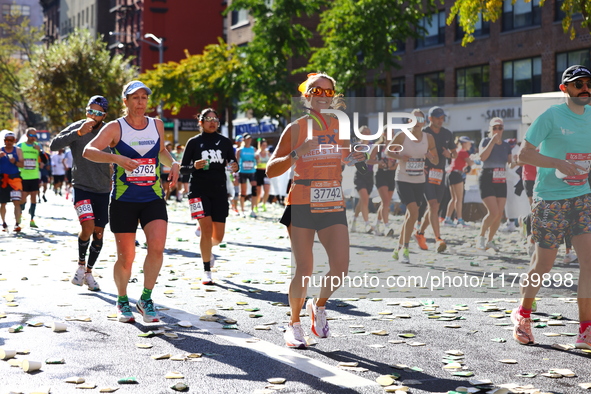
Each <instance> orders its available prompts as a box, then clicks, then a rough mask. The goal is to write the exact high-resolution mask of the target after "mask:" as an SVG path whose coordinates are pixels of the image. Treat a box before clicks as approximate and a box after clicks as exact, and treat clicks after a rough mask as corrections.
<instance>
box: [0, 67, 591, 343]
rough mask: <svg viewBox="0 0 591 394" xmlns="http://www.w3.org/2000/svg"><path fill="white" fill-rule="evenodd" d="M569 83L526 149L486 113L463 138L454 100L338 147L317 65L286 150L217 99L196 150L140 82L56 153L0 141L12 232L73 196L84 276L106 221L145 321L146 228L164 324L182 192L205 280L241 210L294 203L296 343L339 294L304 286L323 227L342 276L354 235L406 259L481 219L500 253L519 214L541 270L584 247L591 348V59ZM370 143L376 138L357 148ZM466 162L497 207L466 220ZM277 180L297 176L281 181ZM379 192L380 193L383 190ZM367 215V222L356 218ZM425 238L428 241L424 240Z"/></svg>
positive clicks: (324, 331)
mask: <svg viewBox="0 0 591 394" xmlns="http://www.w3.org/2000/svg"><path fill="white" fill-rule="evenodd" d="M560 89H561V91H563V92H564V94H565V103H564V104H561V105H555V106H552V107H551V108H549V109H548V110H547V111H546V112H544V113H543V114H542V115H541V116H540V117H538V119H536V120H535V121H534V123H533V124H532V125H531V126H530V128H529V129H528V131H527V133H526V135H525V138H524V140H523V141H521V142H520V144H519V145H520V146H516V145H515V144H514V141H507V140H503V138H502V136H503V131H504V122H503V119H502V118H498V117H494V118H492V119H490V120H489V121H488V125H487V126H488V133H487V135H486V137H485V138H484V139H483V140H482V141H481V142H480V143H479V145H478V146H475V145H474V144H475V142H474V141H472V140H471V139H470V138H469V137H467V136H457V137H456V136H454V133H453V132H452V131H450V130H448V129H447V128H446V127H444V126H443V125H444V123H445V121H446V113H445V110H444V109H443V108H441V107H432V108H430V109H429V110H428V111H425V112H424V111H423V110H421V109H419V108H417V109H414V110H412V111H410V114H412V117H409V118H408V122H409V128H408V129H407V130H406V131H404V130H403V131H400V132H398V133H397V134H395V135H394V136H393V137H392V140H388V139H387V138H386V133H383V136H382V137H381V138H380V139H379V140H378V141H375V142H372V138H370V137H369V136H370V135H371V134H373V132H372V131H371V130H370V129H369V127H367V126H362V127H361V128H360V129H359V130H358V134H359V135H360V136H362V137H363V138H364V139H360V140H353V141H349V140H338V141H339V143H338V144H336V145H330V146H329V147H327V146H322V145H321V144H320V143H319V141H323V140H325V139H326V137H327V135H328V134H329V133H333V132H334V130H337V129H338V128H339V122H338V120H337V118H336V117H332V116H329V115H327V114H326V113H323V110H329V109H339V106H340V105H341V103H342V100H340V98H341V95H339V94H338V93H337V92H338V85H337V82H336V81H335V79H334V78H332V77H330V76H329V75H326V74H323V73H312V74H309V75H308V77H307V79H306V81H304V82H302V84H300V85H299V88H298V90H299V92H300V93H301V100H302V103H303V105H304V108H305V109H306V114H305V115H303V116H302V117H300V118H298V119H297V120H295V121H294V122H292V123H290V124H289V125H288V126H287V127H286V128H285V130H284V131H283V132H282V134H281V137H280V138H279V140H278V142H277V144H276V146H275V147H269V145H268V142H267V141H266V140H265V139H264V138H259V139H257V140H256V141H254V140H253V137H252V136H251V135H249V134H248V133H244V134H242V135H240V136H237V137H236V138H235V140H234V141H232V140H230V139H229V138H227V137H225V136H223V135H222V134H221V133H220V118H219V116H218V113H217V112H216V110H215V109H213V108H206V109H204V110H203V111H201V112H200V113H199V114H197V119H198V124H199V128H200V133H198V134H197V135H196V136H194V137H192V138H190V139H189V140H188V141H187V143H186V148H185V147H183V146H182V145H177V146H176V147H175V146H174V145H173V144H172V143H168V142H166V141H165V133H164V124H163V122H162V121H161V120H160V119H157V118H152V117H149V116H146V110H147V109H148V99H149V96H150V94H151V93H152V91H151V89H150V88H149V87H147V86H146V85H145V84H144V83H142V82H140V81H131V82H129V83H128V84H126V85H125V86H124V87H123V90H122V97H121V99H122V101H123V104H124V114H123V116H122V117H120V118H118V119H116V120H113V121H111V122H108V123H105V120H106V117H107V113H108V109H109V101H108V100H107V98H105V97H103V96H93V97H91V98H90V99H89V101H88V103H87V104H86V117H85V118H84V119H80V120H77V121H75V122H74V123H72V124H70V125H69V126H67V127H66V128H64V129H63V130H62V131H61V132H60V133H59V134H58V135H57V136H55V137H54V138H53V139H52V140H51V143H50V145H49V147H48V149H44V148H43V147H42V146H41V145H40V144H39V143H38V142H37V133H36V130H35V129H33V128H29V129H27V130H26V131H25V133H24V135H23V136H22V139H21V141H20V142H19V141H18V140H17V135H16V133H13V132H4V135H3V145H2V148H1V149H0V183H1V185H0V186H1V188H0V213H1V218H2V226H3V231H4V232H7V233H9V232H10V231H11V227H12V226H9V225H8V223H10V222H13V223H14V227H13V228H12V231H14V232H15V233H18V232H20V231H22V222H23V220H24V219H23V218H26V219H27V220H28V221H29V226H30V227H31V228H38V226H37V224H36V223H35V220H34V219H35V214H36V209H37V204H38V203H41V201H43V202H46V201H47V189H48V187H50V188H52V190H53V193H54V194H55V196H62V195H63V194H65V195H66V196H65V197H66V198H68V199H71V201H72V202H73V205H74V208H75V210H76V213H77V215H78V218H79V222H80V231H79V234H78V256H77V259H78V267H77V269H76V271H75V274H74V276H73V279H72V283H73V284H74V285H78V286H82V285H86V286H88V288H89V289H90V290H93V291H99V290H100V286H99V284H98V283H97V281H96V280H95V278H94V277H93V275H92V270H93V267H94V264H95V262H96V261H97V259H98V257H99V254H100V252H101V249H102V246H103V238H104V236H105V230H106V229H107V225H109V229H110V231H111V233H113V235H114V237H115V239H116V241H117V242H116V245H117V260H116V262H115V265H114V281H115V284H116V286H117V290H118V298H117V303H116V305H117V312H118V319H119V321H121V322H133V321H134V319H135V317H134V314H133V312H132V308H131V305H130V301H129V298H128V294H127V284H128V282H129V279H130V277H131V271H132V263H133V261H134V258H135V247H136V243H137V241H136V231H137V228H138V225H140V227H141V229H142V230H143V232H144V234H145V237H146V245H147V255H146V257H145V260H144V263H143V273H144V288H143V291H142V293H141V295H140V296H139V298H138V301H137V303H136V309H137V311H138V312H139V314H140V315H141V316H142V318H143V320H144V321H145V322H149V323H153V322H159V321H160V320H159V316H158V314H157V312H156V310H155V307H154V302H153V300H152V297H151V293H152V290H153V288H154V286H155V284H156V280H157V277H158V274H159V272H160V269H161V267H162V264H163V253H164V248H165V243H166V234H167V221H168V215H167V204H168V201H169V200H170V199H173V200H176V202H177V203H184V204H188V205H189V208H190V216H191V218H192V219H194V220H196V221H197V231H196V234H197V235H198V236H199V237H200V243H199V248H200V250H199V252H200V256H201V260H202V264H203V272H204V274H203V283H204V284H206V285H213V284H214V278H213V277H212V268H213V267H214V265H215V255H214V254H213V252H212V250H213V247H214V246H216V245H219V244H220V243H222V242H223V239H224V236H225V225H226V220H227V218H228V217H229V216H230V213H231V212H234V213H235V214H236V215H238V216H242V217H244V218H246V217H250V218H252V220H256V219H257V217H258V215H259V214H260V212H261V211H267V209H268V208H267V206H268V205H269V204H277V205H275V206H281V209H284V212H283V215H282V217H281V219H280V222H281V223H282V224H284V225H285V226H286V232H287V233H288V234H289V238H290V242H291V247H292V252H293V258H294V263H295V270H294V276H293V278H292V281H291V284H290V286H289V294H288V298H289V304H290V307H291V314H290V316H291V321H290V324H289V325H288V327H287V330H286V332H285V342H286V345H287V346H289V347H295V348H305V347H307V342H306V340H305V335H306V332H305V331H306V330H305V329H304V328H303V327H302V324H301V321H300V311H301V309H302V308H304V306H305V308H306V310H307V312H308V315H309V317H310V319H311V322H310V325H309V327H310V331H311V332H312V333H313V334H314V335H316V336H317V337H320V338H326V337H329V336H330V329H329V323H328V319H327V316H326V310H325V305H326V303H327V301H328V299H329V298H330V297H331V295H332V293H333V292H334V291H335V290H336V289H335V288H333V287H330V286H326V287H323V288H322V289H321V291H320V295H319V297H318V298H314V299H308V298H307V296H306V291H307V287H308V282H307V281H308V280H309V277H310V275H311V274H312V272H313V270H314V253H313V244H314V240H315V237H317V238H318V240H319V241H320V243H321V244H322V246H323V247H324V249H325V250H326V254H327V255H328V263H329V267H330V269H329V272H328V273H327V274H326V275H327V277H331V276H337V277H341V276H342V275H346V274H347V273H348V266H349V234H350V233H354V232H365V233H369V234H374V235H375V236H387V237H392V238H393V239H392V250H393V252H392V258H393V260H395V261H397V262H399V263H404V264H409V263H411V262H412V261H413V259H414V257H413V254H416V253H421V250H427V249H429V248H434V250H435V251H436V252H437V253H444V252H446V250H447V249H448V246H447V243H446V241H445V240H444V239H443V238H442V236H441V226H452V227H465V228H472V229H473V231H474V246H475V248H477V249H479V250H482V251H486V250H490V249H492V250H494V251H495V252H497V251H499V250H501V249H502V246H501V245H498V244H497V243H496V242H495V235H496V233H497V231H499V228H500V227H501V224H502V221H503V219H504V218H506V219H507V226H506V228H507V229H509V230H516V229H517V228H518V227H522V228H523V229H524V231H526V235H527V238H526V240H525V245H526V246H527V249H528V250H529V252H530V255H531V265H530V268H529V275H539V276H541V275H543V274H545V273H548V272H549V271H550V270H551V268H552V266H553V265H554V263H555V260H556V258H557V251H558V249H559V247H560V245H561V244H565V246H566V248H567V257H568V256H570V257H569V259H570V260H569V261H571V260H573V259H574V258H577V257H576V256H578V263H579V266H580V278H581V280H580V282H579V284H578V292H579V294H578V305H579V313H580V315H579V321H580V330H579V336H578V339H577V343H576V346H577V347H580V348H586V349H591V280H589V279H591V278H590V276H591V249H590V250H588V249H589V248H591V189H590V187H589V180H588V177H589V168H590V163H591V153H590V152H591V133H589V129H590V128H591V109H590V107H589V106H588V104H590V103H591V71H589V70H588V69H587V68H585V67H583V66H571V67H569V68H568V69H567V70H565V71H564V74H563V76H562V84H561V85H560ZM310 127H311V129H309V128H310ZM565 130H567V131H568V132H565ZM360 144H361V145H366V146H369V149H368V150H367V151H364V152H361V151H359V152H357V151H356V150H355V149H351V148H352V147H355V146H358V145H360ZM378 146H389V147H390V146H391V147H398V149H378V148H377V147H378ZM49 151H51V152H52V153H51V154H49V153H48V152H49ZM351 151H352V152H353V153H350V152H351ZM354 163H357V164H356V165H355V170H354V174H353V173H351V176H352V177H353V184H354V189H355V192H354V193H355V196H356V198H357V199H356V205H355V206H354V207H353V209H352V212H351V213H350V214H349V215H347V211H346V206H347V201H346V200H347V197H348V196H346V195H345V193H344V192H343V183H344V179H343V169H344V168H345V167H346V164H349V165H351V164H354ZM515 167H522V171H521V181H522V182H523V185H524V189H525V192H526V195H527V197H528V199H529V204H530V206H531V212H530V213H529V214H527V215H523V217H522V218H514V217H511V215H510V214H508V213H507V211H506V203H507V199H508V197H509V196H508V194H509V195H510V194H511V193H513V185H512V184H509V183H508V175H507V174H508V172H509V171H511V170H512V169H513V168H515ZM469 174H477V176H478V189H479V192H480V197H481V199H482V203H483V205H484V207H485V208H486V214H485V215H484V217H483V218H482V220H481V223H480V224H478V223H474V222H473V223H472V224H469V223H468V222H467V221H466V220H465V219H464V212H463V206H464V204H463V198H464V190H465V182H466V178H467V176H468V175H469ZM279 178H281V179H284V180H285V182H281V183H279V182H278V179H279ZM287 179H289V182H287ZM50 185H51V186H50ZM374 189H375V190H377V198H375V199H372V198H371V195H372V191H374ZM70 193H71V198H70V196H69V194H70ZM374 193H375V192H374ZM284 196H286V198H285V201H284V199H283V197H284ZM446 196H447V197H446ZM62 198H63V197H62ZM394 200H396V201H399V205H400V207H401V208H402V212H403V214H404V219H403V224H402V226H400V227H399V228H397V227H395V226H393V225H392V220H391V216H390V215H391V214H392V212H391V211H392V209H391V208H392V206H393V201H394ZM374 202H375V203H374ZM27 203H28V210H27ZM8 204H12V209H13V213H12V215H10V214H9V213H8V212H7V210H8V207H9V205H8ZM370 211H372V212H375V222H372V221H371V220H370ZM360 215H361V219H359V216H360ZM12 216H13V220H11V219H12V218H11V217H12ZM348 217H349V220H348ZM187 219H189V218H187ZM517 219H519V220H517ZM248 220H251V219H248ZM361 220H362V221H363V224H361V223H358V222H360V221H361ZM516 222H517V224H516ZM11 224H12V223H11ZM426 233H428V234H429V235H431V234H432V235H433V239H434V242H435V243H434V244H431V245H429V244H428V242H427V238H426ZM413 239H414V241H415V242H416V244H417V247H412V248H411V247H410V243H411V240H413ZM411 249H412V250H413V251H414V252H413V253H412V254H411ZM571 249H574V252H573V251H572V250H571ZM575 252H576V255H574V253H575ZM573 256H575V257H573ZM325 283H331V281H326V282H325ZM534 283H535V282H534V281H529V282H524V283H523V284H522V300H521V303H520V306H519V307H518V308H516V309H515V310H514V311H513V313H512V315H511V319H512V322H513V324H514V330H513V334H514V338H515V339H516V340H517V341H518V342H520V343H522V344H532V343H534V337H533V334H532V330H531V324H532V323H531V317H530V314H531V312H532V309H535V307H536V305H535V296H536V294H537V292H538V290H539V286H535V285H534Z"/></svg>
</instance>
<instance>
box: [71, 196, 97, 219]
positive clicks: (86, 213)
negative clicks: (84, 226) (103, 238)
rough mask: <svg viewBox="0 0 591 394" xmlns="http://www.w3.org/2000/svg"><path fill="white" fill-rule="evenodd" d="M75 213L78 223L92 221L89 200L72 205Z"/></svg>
mask: <svg viewBox="0 0 591 394" xmlns="http://www.w3.org/2000/svg"><path fill="white" fill-rule="evenodd" d="M74 207H75V208H76V213H77V214H78V220H80V223H82V222H85V221H87V220H94V211H93V210H92V204H91V202H90V200H80V201H78V202H77V203H76V205H74Z"/></svg>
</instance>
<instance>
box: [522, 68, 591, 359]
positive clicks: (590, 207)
mask: <svg viewBox="0 0 591 394" xmlns="http://www.w3.org/2000/svg"><path fill="white" fill-rule="evenodd" d="M560 90H561V91H562V92H564V94H565V96H566V102H565V103H563V104H559V105H553V106H551V107H550V108H549V109H548V110H546V111H545V112H544V113H543V114H541V115H540V116H539V117H538V118H537V119H536V120H535V121H534V122H533V123H532V125H531V126H530V127H529V129H528V130H527V133H526V134H525V140H524V141H523V144H522V145H521V151H520V152H519V161H520V162H523V163H527V164H531V165H535V166H536V167H538V174H537V178H536V183H535V186H534V204H533V212H532V222H531V226H532V236H533V240H534V241H535V243H536V246H535V248H536V249H535V252H534V254H533V256H532V261H531V264H530V267H529V271H528V273H527V276H525V275H523V276H522V277H521V281H520V285H521V295H522V297H523V298H522V299H521V304H520V305H519V307H518V308H516V309H514V310H513V313H512V314H511V320H512V322H513V325H514V327H513V338H515V340H516V341H517V342H519V343H521V344H524V345H527V344H533V343H534V337H533V335H532V331H531V316H530V314H531V312H532V305H533V302H534V300H535V296H536V294H537V293H538V290H539V286H540V284H542V280H543V279H545V278H547V277H548V276H549V272H550V270H551V269H552V266H553V265H554V260H555V259H556V255H557V252H558V247H559V246H560V244H561V243H562V242H563V241H564V240H566V239H571V241H572V245H573V246H574V248H575V251H576V252H577V256H579V266H580V267H581V271H580V275H579V280H578V295H577V304H578V307H579V336H578V338H577V341H576V344H575V346H576V347H577V348H579V349H591V277H589V276H590V274H589V272H590V271H589V269H590V267H591V188H590V187H589V181H588V173H589V164H590V163H591V132H590V129H589V126H590V125H591V108H590V107H589V104H590V103H591V70H589V69H588V68H587V67H584V66H580V65H576V66H571V67H569V68H567V69H566V70H565V71H564V73H563V74H562V84H561V85H560ZM538 147H539V152H538V151H536V149H537V148H538ZM554 275H556V274H554ZM563 279H564V278H563ZM563 283H565V282H563ZM536 285H537V286H536Z"/></svg>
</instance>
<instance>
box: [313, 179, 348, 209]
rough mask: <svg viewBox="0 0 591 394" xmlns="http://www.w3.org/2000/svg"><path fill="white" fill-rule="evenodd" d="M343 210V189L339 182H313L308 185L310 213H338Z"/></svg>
mask: <svg viewBox="0 0 591 394" xmlns="http://www.w3.org/2000/svg"><path fill="white" fill-rule="evenodd" d="M344 209H345V200H344V199H343V189H342V188H341V183H340V182H339V181H314V182H312V184H311V185H310V211H311V212H312V213H326V212H340V211H343V210H344Z"/></svg>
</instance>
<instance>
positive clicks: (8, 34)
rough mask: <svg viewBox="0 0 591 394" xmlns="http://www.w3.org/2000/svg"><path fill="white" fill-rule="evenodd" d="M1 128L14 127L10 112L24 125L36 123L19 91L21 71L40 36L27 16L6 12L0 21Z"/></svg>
mask: <svg viewBox="0 0 591 394" xmlns="http://www.w3.org/2000/svg"><path fill="white" fill-rule="evenodd" d="M0 31H3V32H4V35H2V36H0V129H11V130H13V129H15V128H16V126H17V125H18V123H17V122H15V119H13V116H12V114H13V113H17V114H18V115H19V117H20V118H21V119H22V120H23V122H25V124H26V125H27V126H35V120H36V119H35V116H34V114H33V112H32V111H31V108H30V106H29V104H28V103H27V100H26V98H25V96H24V94H23V91H22V87H23V86H22V81H23V74H24V72H25V71H26V70H27V68H28V65H29V59H31V57H32V56H33V50H34V47H35V46H36V43H37V42H40V40H41V37H42V35H43V33H42V31H41V29H40V28H35V27H31V26H30V21H29V19H28V18H24V17H22V16H20V15H18V14H7V15H5V16H4V21H3V22H2V23H0Z"/></svg>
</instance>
